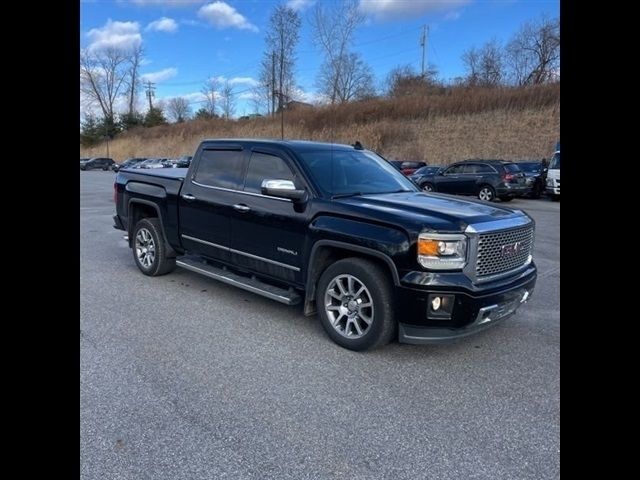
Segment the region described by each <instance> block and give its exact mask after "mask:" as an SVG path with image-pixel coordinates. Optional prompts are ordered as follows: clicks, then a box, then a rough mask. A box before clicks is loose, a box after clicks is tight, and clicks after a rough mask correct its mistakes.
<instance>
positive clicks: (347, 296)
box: [316, 258, 397, 351]
mask: <svg viewBox="0 0 640 480" xmlns="http://www.w3.org/2000/svg"><path fill="white" fill-rule="evenodd" d="M316 305H317V308H318V316H319V317H320V323H321V324H322V327H323V328H324V329H325V331H326V332H327V335H329V337H331V339H332V340H333V341H334V342H336V343H337V344H338V345H340V346H341V347H344V348H347V349H349V350H355V351H361V350H367V349H370V348H375V347H379V346H382V345H386V344H387V343H389V342H390V341H391V340H392V339H393V337H394V335H395V334H396V332H397V323H396V321H395V319H394V311H393V290H392V286H391V282H390V279H389V275H388V273H387V272H386V271H385V270H383V269H382V268H381V267H380V266H379V265H378V264H376V263H374V262H372V261H371V260H366V259H364V258H345V259H343V260H339V261H337V262H336V263H334V264H333V265H331V266H329V267H328V268H327V269H326V270H325V271H324V272H323V273H322V275H321V276H320V280H319V282H318V288H317V290H316Z"/></svg>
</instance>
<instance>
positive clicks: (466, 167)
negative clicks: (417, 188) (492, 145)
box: [422, 160, 527, 202]
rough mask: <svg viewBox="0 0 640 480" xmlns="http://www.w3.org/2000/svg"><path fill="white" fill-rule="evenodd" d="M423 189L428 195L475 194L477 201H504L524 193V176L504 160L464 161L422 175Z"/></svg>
mask: <svg viewBox="0 0 640 480" xmlns="http://www.w3.org/2000/svg"><path fill="white" fill-rule="evenodd" d="M422 189H423V190H425V191H427V192H431V191H433V192H442V193H453V194H455V195H475V196H477V197H478V198H479V199H480V200H486V201H494V200H495V199H496V198H499V199H500V200H502V201H504V202H508V201H511V200H513V198H514V197H516V196H520V195H523V194H525V193H526V192H527V185H526V177H525V175H524V173H523V172H522V171H521V170H520V168H519V167H518V165H517V164H516V163H513V162H507V161H503V160H464V161H462V162H456V163H454V164H452V165H450V166H449V167H447V168H445V169H442V170H440V171H439V172H438V173H436V174H434V175H425V178H424V180H423V182H422Z"/></svg>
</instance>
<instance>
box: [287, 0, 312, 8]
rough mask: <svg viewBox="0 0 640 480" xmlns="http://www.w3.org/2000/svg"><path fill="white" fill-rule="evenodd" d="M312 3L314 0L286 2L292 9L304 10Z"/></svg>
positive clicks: (290, 0) (291, 0)
mask: <svg viewBox="0 0 640 480" xmlns="http://www.w3.org/2000/svg"><path fill="white" fill-rule="evenodd" d="M314 3H316V0H289V1H288V2H287V7H289V8H293V9H294V10H304V9H305V8H307V7H310V6H311V5H313V4H314Z"/></svg>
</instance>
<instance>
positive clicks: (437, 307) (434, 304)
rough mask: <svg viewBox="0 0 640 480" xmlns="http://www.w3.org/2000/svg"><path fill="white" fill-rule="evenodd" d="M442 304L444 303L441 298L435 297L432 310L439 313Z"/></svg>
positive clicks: (432, 301)
mask: <svg viewBox="0 0 640 480" xmlns="http://www.w3.org/2000/svg"><path fill="white" fill-rule="evenodd" d="M440 303H442V301H441V300H440V297H434V298H433V300H431V309H432V310H433V311H434V312H435V311H437V310H438V309H439V308H440Z"/></svg>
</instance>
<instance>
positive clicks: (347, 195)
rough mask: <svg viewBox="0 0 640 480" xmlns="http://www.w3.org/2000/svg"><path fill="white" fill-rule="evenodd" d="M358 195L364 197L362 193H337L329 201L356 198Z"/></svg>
mask: <svg viewBox="0 0 640 480" xmlns="http://www.w3.org/2000/svg"><path fill="white" fill-rule="evenodd" d="M360 195H364V193H362V192H351V193H338V194H336V195H332V196H331V200H335V199H336V198H347V197H358V196H360Z"/></svg>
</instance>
